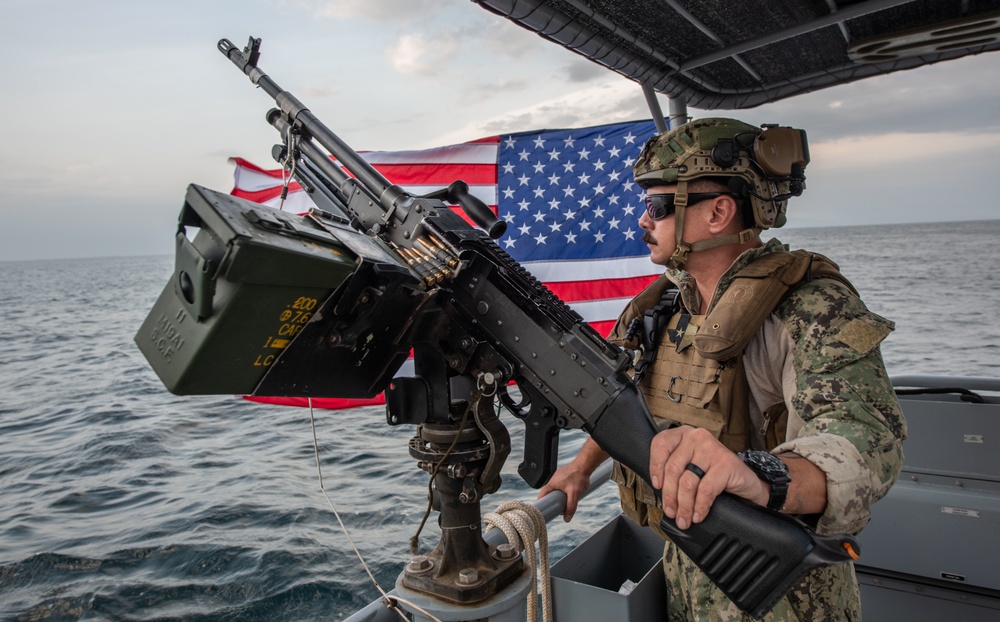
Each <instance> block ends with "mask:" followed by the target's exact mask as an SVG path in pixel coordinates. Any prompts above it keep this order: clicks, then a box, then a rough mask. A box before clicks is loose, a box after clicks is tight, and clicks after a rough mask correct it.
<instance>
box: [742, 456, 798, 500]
mask: <svg viewBox="0 0 1000 622" xmlns="http://www.w3.org/2000/svg"><path fill="white" fill-rule="evenodd" d="M739 456H740V459H741V460H743V463H744V464H746V465H747V466H748V467H750V469H751V470H752V471H753V472H754V473H755V474H756V475H757V477H759V478H760V479H762V480H764V481H765V482H767V483H768V485H769V486H770V488H771V494H770V496H769V497H768V500H767V509H769V510H774V511H780V510H781V508H783V507H784V506H785V500H786V499H787V498H788V485H789V484H791V482H792V479H791V477H789V475H788V466H787V465H786V464H785V463H784V462H783V461H782V460H781V459H780V458H778V457H777V456H775V455H774V454H772V453H770V452H766V451H758V450H752V449H751V450H747V451H743V452H740V454H739Z"/></svg>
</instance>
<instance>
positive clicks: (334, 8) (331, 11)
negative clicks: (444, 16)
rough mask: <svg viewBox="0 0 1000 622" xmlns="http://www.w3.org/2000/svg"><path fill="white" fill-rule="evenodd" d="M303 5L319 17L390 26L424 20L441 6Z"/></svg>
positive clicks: (311, 1)
mask: <svg viewBox="0 0 1000 622" xmlns="http://www.w3.org/2000/svg"><path fill="white" fill-rule="evenodd" d="M305 4H306V5H307V6H311V7H312V8H313V10H314V13H315V14H316V15H318V16H320V17H327V18H333V19H344V18H352V17H361V18H365V19H369V20H372V21H376V22H381V23H392V24H396V23H402V22H405V21H407V20H410V19H412V18H415V17H421V18H426V17H427V16H429V15H431V14H433V13H437V12H438V11H440V10H441V4H440V3H439V2H435V1H434V0H305Z"/></svg>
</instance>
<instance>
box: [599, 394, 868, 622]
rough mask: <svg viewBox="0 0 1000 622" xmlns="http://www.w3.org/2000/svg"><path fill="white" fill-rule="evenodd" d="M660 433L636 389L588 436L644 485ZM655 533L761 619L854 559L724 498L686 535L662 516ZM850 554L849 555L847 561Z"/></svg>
mask: <svg viewBox="0 0 1000 622" xmlns="http://www.w3.org/2000/svg"><path fill="white" fill-rule="evenodd" d="M657 432H658V430H657V428H656V426H655V424H654V423H653V422H652V419H651V418H650V417H649V415H648V411H647V410H646V405H645V402H644V400H643V399H642V396H641V395H640V394H639V392H638V390H637V389H636V388H635V387H634V386H629V387H626V388H625V389H623V390H622V391H621V392H620V393H619V394H618V395H617V396H616V397H615V399H614V400H613V401H612V402H611V403H610V404H609V405H608V408H607V409H606V410H605V411H604V413H603V414H602V415H601V417H600V419H599V420H598V422H597V425H596V426H595V427H594V428H593V429H592V430H590V433H591V435H592V436H593V438H594V440H595V441H597V443H598V445H600V446H601V448H602V449H604V451H606V452H608V454H610V455H611V456H612V457H613V458H615V459H617V460H619V461H620V462H621V463H622V464H624V465H625V466H627V467H629V468H630V469H632V470H633V471H635V472H636V474H637V475H638V476H639V477H641V478H642V479H644V480H645V481H646V483H649V482H650V477H649V457H650V449H649V448H650V444H651V443H652V440H653V437H654V436H655V435H656V434H657ZM660 528H661V529H662V530H663V531H664V532H665V533H666V534H668V535H669V536H670V539H671V540H673V541H674V543H676V544H677V546H678V547H679V548H680V549H681V550H682V551H684V553H685V554H687V556H688V557H690V558H691V560H692V561H694V563H695V564H697V565H698V567H699V568H701V570H702V571H703V572H704V573H705V574H706V575H708V577H709V578H710V579H711V580H712V582H713V583H715V584H716V585H718V586H719V588H720V589H722V591H723V592H725V594H726V596H728V597H729V598H730V600H732V601H733V602H734V603H735V604H736V606H737V607H739V608H740V609H741V610H743V611H745V612H747V613H749V614H750V615H752V616H754V617H755V618H761V617H763V616H764V615H765V614H766V613H767V612H768V611H770V610H771V609H772V608H773V607H774V605H775V604H776V603H777V602H778V601H779V600H781V598H782V597H783V596H784V595H785V594H787V593H788V590H790V589H791V588H792V587H794V586H795V585H796V584H797V583H798V582H799V581H801V580H802V577H804V576H805V575H806V574H807V573H808V572H809V571H810V570H813V569H814V568H818V567H819V566H824V565H829V564H835V563H841V562H847V561H850V560H851V559H853V558H854V557H855V556H856V555H857V554H858V553H860V546H859V545H858V542H857V540H856V539H855V538H854V537H853V536H850V535H846V534H838V535H833V536H819V535H816V534H815V533H813V531H812V530H810V529H809V528H808V527H807V526H806V525H805V524H804V523H802V522H800V521H798V520H795V519H794V518H791V517H790V516H785V515H784V514H780V513H778V512H773V511H771V510H768V509H766V508H762V507H760V506H758V505H756V504H753V503H750V502H749V501H746V500H744V499H741V498H739V497H736V496H734V495H731V494H728V493H722V494H721V495H719V496H718V497H717V498H716V499H715V502H714V503H713V504H712V510H711V512H709V514H708V516H706V517H705V520H703V521H702V522H700V523H695V524H693V525H691V526H690V527H688V528H687V529H680V528H678V527H677V523H675V522H674V521H673V520H672V519H669V518H667V517H666V516H664V517H663V520H662V521H660ZM852 553H853V555H852Z"/></svg>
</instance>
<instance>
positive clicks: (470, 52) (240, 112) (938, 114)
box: [0, 0, 1000, 261]
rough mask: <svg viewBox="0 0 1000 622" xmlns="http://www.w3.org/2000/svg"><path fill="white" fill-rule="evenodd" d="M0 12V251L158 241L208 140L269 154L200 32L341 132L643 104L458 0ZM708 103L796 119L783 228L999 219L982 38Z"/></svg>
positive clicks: (237, 77) (72, 252) (754, 116)
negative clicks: (794, 87) (872, 68)
mask: <svg viewBox="0 0 1000 622" xmlns="http://www.w3.org/2000/svg"><path fill="white" fill-rule="evenodd" d="M0 15H2V16H3V20H2V23H0V32H2V36H0V57H2V58H3V59H4V63H3V64H2V65H0V81H2V82H0V83H2V84H3V85H4V97H2V98H0V114H2V118H3V119H4V123H3V129H2V140H0V182H2V183H3V185H4V187H5V188H7V190H6V192H5V193H4V195H3V198H2V199H0V217H2V222H3V226H2V227H0V261H4V260H20V259H38V258H70V257H89V256H130V255H149V254H164V255H166V254H171V253H172V252H173V233H174V231H175V226H176V225H175V223H176V218H177V214H178V212H179V210H180V207H181V204H182V201H183V196H184V190H185V187H186V186H187V184H188V183H199V184H202V185H206V186H209V187H213V188H217V189H220V190H226V191H228V190H229V189H230V188H231V187H232V166H231V165H230V164H229V163H228V162H227V158H228V157H229V156H237V155H238V156H242V157H245V158H247V159H249V160H251V161H254V162H256V163H257V164H259V165H261V166H265V167H267V168H272V167H273V166H274V164H273V161H272V160H271V159H270V148H271V145H272V144H273V143H274V142H275V141H276V139H277V135H276V134H275V132H274V130H273V129H272V128H271V127H270V126H268V125H267V124H266V123H265V122H264V121H263V116H264V113H265V112H266V110H267V109H268V108H269V107H270V99H269V98H268V97H267V96H266V95H265V94H263V93H258V92H255V91H254V88H253V87H252V85H251V84H250V82H249V81H248V80H247V78H246V77H244V76H242V75H241V74H240V73H239V72H238V71H237V70H236V69H235V68H234V67H233V65H232V64H231V63H229V61H227V60H226V59H225V58H224V57H223V56H222V55H221V54H220V53H219V52H218V51H217V50H216V47H215V46H216V42H217V41H218V39H220V38H222V37H226V38H229V39H231V40H232V41H233V42H234V43H236V44H238V45H239V46H241V47H242V46H243V45H244V44H245V43H246V40H247V37H248V36H249V35H251V34H252V35H253V36H256V37H262V38H263V40H264V43H263V47H262V52H263V54H262V58H261V67H262V69H263V70H264V71H265V72H267V73H268V74H269V75H271V77H272V78H274V79H275V80H276V81H277V82H278V84H280V85H281V86H282V87H284V88H285V89H288V90H290V91H292V92H293V93H295V94H296V95H297V96H299V98H300V99H302V100H303V101H304V102H305V103H306V104H307V105H308V106H309V107H310V108H311V109H312V110H313V111H314V112H315V113H316V114H317V115H318V116H319V117H320V118H321V119H323V121H324V122H325V123H326V124H327V125H329V126H330V127H331V128H333V129H334V131H336V132H337V133H338V134H339V135H340V136H341V137H342V138H343V139H344V140H346V141H347V142H348V143H349V144H351V145H352V146H353V147H354V148H355V149H359V150H360V149H416V148H423V147H431V146H435V145H444V144H450V143H455V142H463V141H467V140H472V139H475V138H480V137H484V136H490V135H495V134H498V133H503V132H512V131H522V130H529V129H537V128H541V127H550V128H552V127H572V126H584V125H594V124H599V123H608V122H615V121H622V120H629V119H641V118H645V117H648V112H647V111H646V107H645V102H644V100H643V98H642V94H641V92H640V90H639V88H638V86H636V85H635V84H634V83H632V82H630V81H627V80H625V79H624V78H620V77H618V76H617V75H614V74H611V73H610V72H607V71H604V70H602V69H600V68H599V67H597V66H596V65H593V64H591V63H589V62H588V61H585V60H583V59H581V58H579V57H577V56H575V55H573V54H571V53H569V52H567V51H565V50H563V49H561V48H556V47H555V46H552V45H550V44H547V43H545V42H544V41H543V40H541V39H540V38H539V37H537V36H536V35H534V34H532V33H529V32H526V31H523V30H521V29H520V28H518V27H515V26H513V25H511V24H509V23H507V22H506V21H505V20H502V19H500V18H498V17H496V16H494V15H491V14H489V13H487V12H486V11H484V10H482V9H480V8H479V7H477V6H476V5H474V4H472V3H471V2H468V1H467V0H448V1H445V0H327V1H323V0H239V1H236V0H211V1H206V0H201V1H198V2H194V1H192V0H171V1H170V2H155V3H154V2H143V1H141V0H92V1H89V2H80V1H79V0H0ZM663 105H664V108H665V107H666V102H665V100H664V102H663ZM692 112H693V114H695V115H696V116H706V115H707V114H709V113H703V112H699V111H692ZM710 114H718V113H710ZM722 114H724V115H727V116H736V117H739V118H741V119H743V120H745V121H747V122H750V123H755V124H756V123H764V122H767V123H781V124H783V125H793V126H796V127H801V128H804V129H806V130H807V131H808V132H809V137H810V147H811V153H812V158H813V162H812V164H811V165H810V166H809V169H808V171H807V175H808V178H809V181H808V190H807V191H806V193H805V194H804V195H803V196H802V197H800V198H799V199H796V200H795V201H793V202H792V204H791V206H790V213H789V217H790V225H789V226H824V225H838V224H868V223H894V222H927V221H942V220H974V219H989V218H1000V209H998V205H997V199H996V196H997V194H996V191H995V187H994V185H993V183H992V182H993V180H994V179H995V177H996V176H997V172H996V164H997V162H998V158H997V154H998V153H1000V54H995V53H994V54H985V55H982V56H978V57H972V58H968V59H963V60H960V61H955V62H951V63H945V64H941V65H936V66H932V67H927V68H923V69H918V70H913V71H907V72H902V73H900V74H897V75H893V76H887V77H883V78H877V79H871V80H866V81H863V82H860V83H857V84H852V85H846V86H843V87H837V88H833V89H827V90H825V91H821V92H818V93H813V94H810V95H807V96H803V97H799V98H795V99H793V100H789V101H786V102H780V103H777V104H771V105H767V106H762V107H759V108H755V109H752V110H748V111H738V112H733V113H722Z"/></svg>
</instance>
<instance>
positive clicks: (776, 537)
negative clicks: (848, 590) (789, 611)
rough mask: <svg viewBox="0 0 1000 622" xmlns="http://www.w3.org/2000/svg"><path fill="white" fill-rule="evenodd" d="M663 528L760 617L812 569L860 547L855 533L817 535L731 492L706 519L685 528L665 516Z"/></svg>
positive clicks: (727, 591) (843, 558) (837, 560)
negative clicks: (852, 534) (679, 527)
mask: <svg viewBox="0 0 1000 622" xmlns="http://www.w3.org/2000/svg"><path fill="white" fill-rule="evenodd" d="M660 528H661V529H663V531H665V532H666V533H667V534H669V535H670V538H671V540H673V541H674V543H676V544H677V546H678V547H679V548H680V549H681V550H682V551H684V553H685V554H687V556H688V557H690V558H691V560H692V561H694V563H696V564H697V565H698V567H699V568H701V569H702V571H703V572H704V573H705V574H706V575H708V578H710V579H711V580H712V582H713V583H715V584H716V585H718V586H719V588H720V589H721V590H722V591H723V592H725V594H726V596H728V597H729V599H730V600H732V601H733V602H734V603H735V604H736V606H737V607H739V608H740V609H741V610H743V611H745V612H747V613H749V614H750V615H752V616H753V617H755V618H758V619H759V618H762V617H764V615H765V614H767V612H769V611H770V610H771V609H772V608H774V605H775V604H777V602H778V601H779V600H781V598H782V597H784V595H785V594H787V593H788V591H789V590H790V589H792V588H793V587H795V585H796V584H798V583H799V582H800V581H801V580H802V578H803V577H804V576H805V575H806V574H808V573H809V571H811V570H813V569H815V568H818V567H820V566H825V565H829V564H834V563H840V562H846V561H850V560H851V559H853V556H852V555H851V551H853V552H854V553H858V552H860V548H859V546H858V542H857V540H855V539H854V537H852V536H850V535H846V534H838V535H834V536H819V535H816V534H815V533H813V532H812V531H811V530H810V529H809V528H808V527H806V525H804V524H803V523H801V522H799V521H797V520H795V519H794V518H791V517H790V516H785V515H784V514H779V513H778V512H773V511H771V510H768V509H766V508H762V507H760V506H757V505H754V504H752V503H750V502H749V501H746V500H744V499H741V498H739V497H736V496H733V495H730V494H726V493H723V494H722V495H720V496H719V497H718V498H716V500H715V503H713V504H712V511H711V512H710V513H709V514H708V516H707V517H706V518H705V520H704V521H702V522H701V523H698V524H695V525H692V526H691V527H690V528H688V529H686V530H681V529H678V528H677V524H676V523H675V522H674V521H673V520H671V519H669V518H666V517H664V518H663V520H661V521H660Z"/></svg>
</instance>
